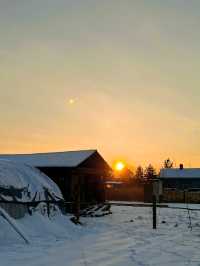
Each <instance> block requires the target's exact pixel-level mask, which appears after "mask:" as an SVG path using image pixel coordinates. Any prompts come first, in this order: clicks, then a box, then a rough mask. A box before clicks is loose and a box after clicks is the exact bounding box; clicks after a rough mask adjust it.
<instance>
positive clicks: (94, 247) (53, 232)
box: [0, 206, 200, 266]
mask: <svg viewBox="0 0 200 266" xmlns="http://www.w3.org/2000/svg"><path fill="white" fill-rule="evenodd" d="M197 207H198V206H197ZM112 211H113V214H112V215H109V216H105V217H102V218H82V222H83V226H75V225H73V224H72V223H71V222H70V221H69V217H66V216H62V215H57V216H54V217H52V218H51V219H50V220H49V219H48V217H43V216H41V215H40V214H38V213H35V214H34V216H33V217H26V218H24V219H22V220H20V221H18V225H19V226H20V228H21V230H22V231H23V232H24V233H25V234H26V235H27V237H28V238H29V239H30V241H31V244H30V245H26V244H24V243H23V240H21V239H19V238H18V236H17V235H16V233H15V232H14V231H11V229H10V227H9V226H8V225H6V222H4V221H3V220H2V219H0V226H1V228H3V229H4V232H3V231H2V230H1V232H0V258H1V259H0V265H1V266H25V265H26V266H27V265H29V266H33V265H37V266H55V265H56V266H78V265H80V266H100V265H101V266H125V265H126V266H129V265H134V266H139V265H140V266H144V265H154V266H155V265H157V266H158V265H159V266H161V265H162V266H165V265H166V266H168V265H170V266H171V265H174V266H175V265H176V266H179V265H181V266H183V265H200V252H199V247H200V212H197V211H192V212H191V217H192V231H191V230H190V228H188V224H189V219H188V213H187V211H185V210H175V209H164V208H162V209H159V210H158V218H159V219H158V220H159V224H158V230H155V231H154V230H153V229H152V212H151V208H144V207H127V206H123V207H119V206H115V207H112Z"/></svg>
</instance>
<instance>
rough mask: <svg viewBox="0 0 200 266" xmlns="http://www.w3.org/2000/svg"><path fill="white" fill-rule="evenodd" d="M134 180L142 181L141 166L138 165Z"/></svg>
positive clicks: (142, 171)
mask: <svg viewBox="0 0 200 266" xmlns="http://www.w3.org/2000/svg"><path fill="white" fill-rule="evenodd" d="M135 180H136V182H138V183H142V182H143V181H144V170H143V168H142V166H140V165H139V166H138V167H137V169H136V172H135Z"/></svg>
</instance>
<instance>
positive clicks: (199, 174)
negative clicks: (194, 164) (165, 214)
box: [159, 165, 200, 203]
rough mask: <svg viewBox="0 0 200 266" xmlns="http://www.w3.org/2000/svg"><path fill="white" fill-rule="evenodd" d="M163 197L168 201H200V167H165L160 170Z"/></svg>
mask: <svg viewBox="0 0 200 266" xmlns="http://www.w3.org/2000/svg"><path fill="white" fill-rule="evenodd" d="M159 178H160V180H161V181H162V184H163V199H164V201H168V202H172V201H173V202H186V201H188V202H192V203H199V202H200V168H184V167H183V165H180V167H179V168H163V169H161V170H160V175H159Z"/></svg>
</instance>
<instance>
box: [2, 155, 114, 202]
mask: <svg viewBox="0 0 200 266" xmlns="http://www.w3.org/2000/svg"><path fill="white" fill-rule="evenodd" d="M0 159H7V160H12V161H15V162H21V163H25V164H27V165H30V166H33V167H36V168H38V169H39V170H40V171H41V172H43V173H45V174H46V175H47V176H49V177H50V178H51V179H52V180H53V181H54V182H55V183H56V184H57V185H58V186H59V188H60V190H61V191H62V194H63V196H64V198H65V200H66V202H73V201H74V198H75V197H76V194H77V191H79V192H78V193H79V197H80V202H82V203H83V204H87V203H91V202H94V203H99V202H104V201H105V182H104V181H105V179H106V178H107V177H108V176H109V175H110V172H111V168H110V166H109V165H108V163H107V162H106V161H105V160H104V159H103V157H102V156H101V155H100V154H99V152H98V151H97V150H81V151H64V152H51V153H36V154H15V155H12V154H9V155H0Z"/></svg>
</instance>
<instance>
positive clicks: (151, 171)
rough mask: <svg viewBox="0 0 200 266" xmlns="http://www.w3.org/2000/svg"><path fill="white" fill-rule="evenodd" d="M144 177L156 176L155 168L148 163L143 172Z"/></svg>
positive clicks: (151, 177) (148, 178)
mask: <svg viewBox="0 0 200 266" xmlns="http://www.w3.org/2000/svg"><path fill="white" fill-rule="evenodd" d="M144 176H145V179H147V180H150V179H153V178H156V177H157V173H156V169H155V168H154V167H153V166H152V165H151V164H149V166H147V167H146V169H145V173H144Z"/></svg>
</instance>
